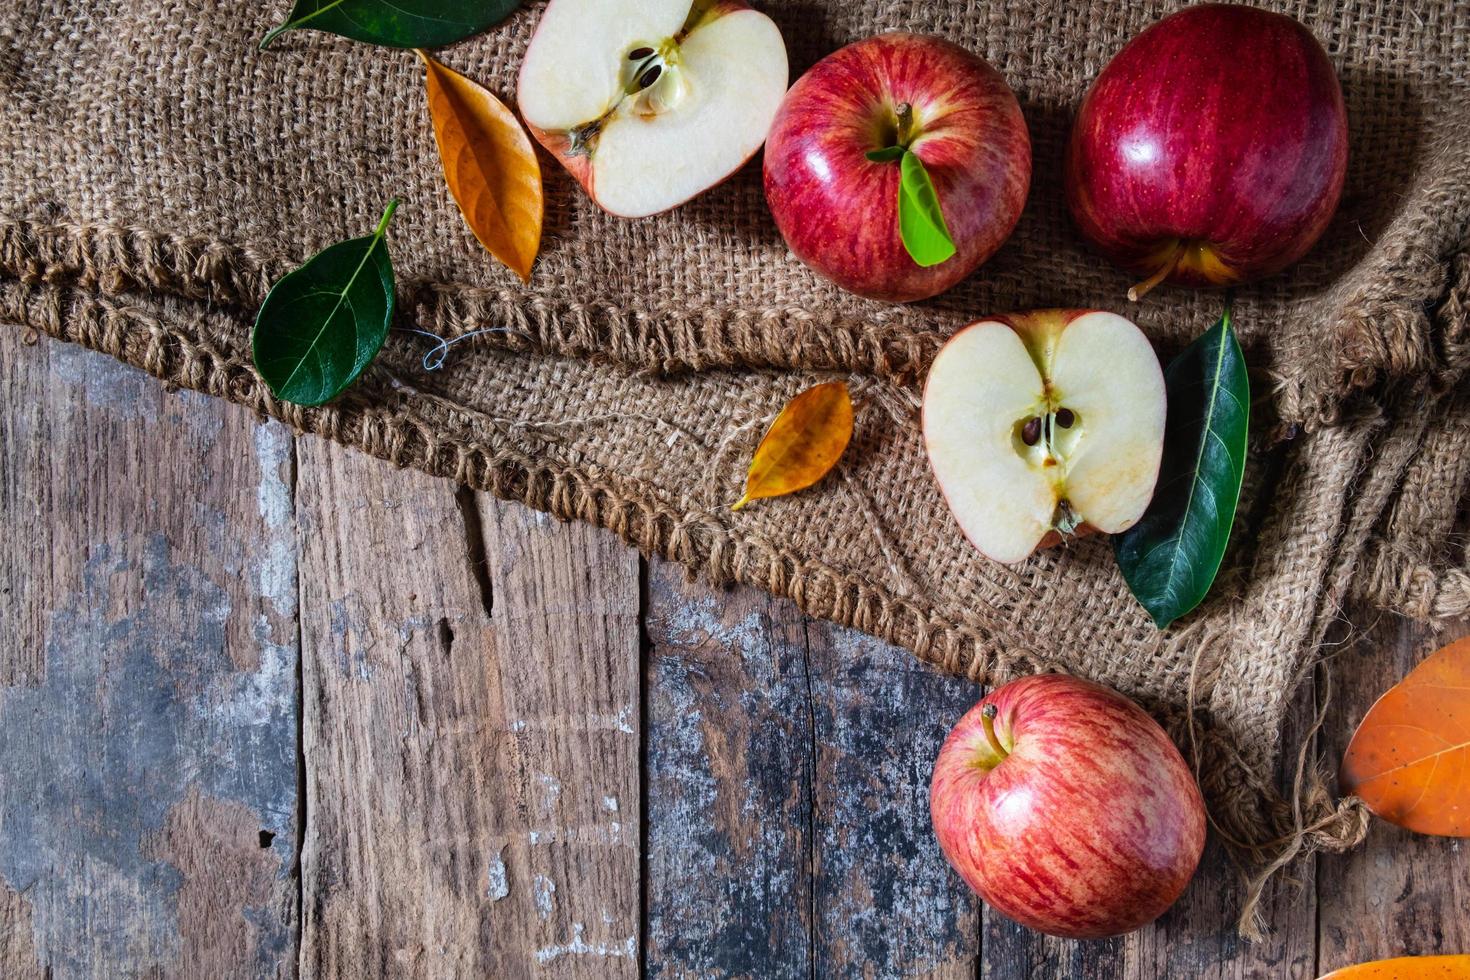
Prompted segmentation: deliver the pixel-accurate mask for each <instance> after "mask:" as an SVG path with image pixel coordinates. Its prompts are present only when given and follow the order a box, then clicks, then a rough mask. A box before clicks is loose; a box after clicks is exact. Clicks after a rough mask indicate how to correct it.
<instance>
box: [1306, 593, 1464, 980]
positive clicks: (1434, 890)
mask: <svg viewBox="0 0 1470 980" xmlns="http://www.w3.org/2000/svg"><path fill="white" fill-rule="evenodd" d="M1467 633H1470V623H1463V622H1462V623H1459V624H1457V625H1456V626H1454V627H1451V628H1449V629H1446V630H1445V631H1444V632H1443V633H1440V634H1434V633H1432V632H1430V631H1429V630H1427V629H1425V628H1423V627H1419V626H1415V625H1413V624H1411V623H1408V622H1405V621H1403V620H1399V619H1395V618H1387V617H1385V618H1383V619H1381V620H1379V621H1378V622H1377V624H1376V625H1375V626H1374V628H1372V629H1370V630H1368V631H1367V632H1365V633H1364V634H1363V635H1362V636H1361V637H1360V638H1359V639H1358V640H1357V641H1356V642H1355V643H1353V644H1352V646H1351V647H1350V648H1348V649H1346V650H1344V651H1342V652H1341V653H1340V654H1339V655H1338V658H1337V663H1336V665H1335V671H1334V676H1335V678H1336V682H1335V685H1334V694H1333V703H1332V705H1331V707H1330V709H1329V715H1328V721H1327V725H1326V727H1325V731H1326V737H1325V739H1324V742H1325V746H1326V747H1325V752H1326V757H1327V760H1328V764H1329V765H1330V766H1332V767H1333V769H1334V770H1335V769H1336V767H1337V765H1338V764H1339V762H1340V760H1341V759H1342V753H1343V751H1344V750H1345V749H1346V748H1347V742H1348V739H1349V738H1350V737H1351V736H1352V733H1353V731H1354V729H1355V728H1356V727H1357V725H1358V723H1359V722H1360V721H1362V719H1363V716H1364V715H1365V714H1367V712H1368V709H1369V708H1370V707H1371V706H1372V704H1373V702H1374V701H1375V700H1377V699H1378V696H1379V695H1380V694H1382V693H1383V692H1384V691H1385V690H1387V689H1388V688H1389V687H1390V686H1392V685H1393V684H1395V683H1397V682H1398V681H1399V680H1400V679H1401V678H1402V677H1403V676H1404V675H1405V674H1407V673H1408V672H1409V671H1410V670H1411V669H1413V667H1414V666H1415V665H1417V664H1418V663H1419V662H1420V661H1421V660H1423V659H1424V658H1425V657H1427V656H1428V655H1429V654H1431V653H1433V652H1434V651H1435V650H1437V649H1439V647H1440V646H1442V645H1443V644H1444V643H1446V642H1448V641H1449V640H1451V639H1454V638H1456V637H1459V636H1464V635H1466V634H1467ZM1318 895H1319V897H1320V901H1321V911H1320V919H1319V926H1318V938H1319V946H1318V948H1319V951H1320V962H1319V964H1318V968H1319V970H1320V972H1323V973H1326V972H1327V971H1329V970H1335V969H1337V968H1338V967H1342V966H1347V965H1349V964H1351V963H1360V962H1363V961H1366V960H1375V959H1382V958H1384V957H1389V956H1407V955H1430V954H1436V953H1463V952H1466V951H1467V950H1470V914H1467V913H1466V910H1467V909H1470V845H1467V843H1466V842H1465V841H1462V840H1454V839H1450V838H1443V837H1426V836H1422V835H1418V834H1412V833H1410V832H1409V831H1407V830H1403V829H1402V828H1399V827H1395V826H1393V825H1392V824H1389V823H1387V822H1385V821H1382V820H1375V821H1374V822H1373V825H1372V828H1371V830H1370V831H1369V834H1368V841H1367V843H1366V844H1365V845H1364V846H1363V847H1361V848H1359V849H1358V850H1356V851H1353V852H1351V853H1348V854H1344V855H1332V854H1324V855H1322V856H1321V857H1320V858H1319V860H1318Z"/></svg>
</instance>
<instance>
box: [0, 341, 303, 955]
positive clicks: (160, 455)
mask: <svg viewBox="0 0 1470 980" xmlns="http://www.w3.org/2000/svg"><path fill="white" fill-rule="evenodd" d="M5 336H6V337H7V339H8V338H9V337H10V336H11V335H10V334H9V333H8V332H7V333H6V334H5ZM43 343H44V344H45V347H46V349H45V351H44V356H43V358H42V359H41V360H39V361H36V362H35V363H40V364H44V365H46V366H47V368H48V370H47V371H46V372H45V373H44V374H40V375H37V374H30V375H27V376H26V382H27V383H26V385H22V386H20V387H19V388H18V389H14V395H13V396H12V395H11V390H7V392H6V395H5V398H6V399H7V400H8V399H9V398H11V397H14V398H16V399H17V400H20V401H22V402H28V401H31V400H34V401H36V402H38V403H40V404H41V405H42V406H43V407H44V415H45V424H46V427H47V428H46V432H45V437H46V440H47V443H46V445H45V454H44V455H45V460H44V464H45V465H44V466H41V467H40V468H38V469H36V470H33V471H31V472H28V473H24V474H17V479H18V480H19V479H24V480H29V481H31V485H30V486H29V487H27V488H24V489H23V493H24V494H25V495H27V496H28V497H29V498H30V499H31V500H37V501H40V500H44V501H46V503H47V510H46V512H45V517H44V520H43V521H41V522H40V523H39V524H37V525H35V526H37V527H39V528H40V529H41V533H40V534H37V535H15V536H7V537H10V538H11V540H10V543H9V546H8V548H7V550H4V551H0V559H3V562H4V564H5V565H6V566H7V571H6V573H5V575H4V578H5V580H6V581H11V580H13V579H14V577H15V573H14V571H13V569H14V568H15V567H16V566H17V565H19V566H21V567H23V568H24V569H25V571H26V573H28V574H30V575H33V576H35V578H36V579H37V580H38V581H40V582H42V583H44V592H39V591H36V590H32V591H31V592H30V593H29V597H28V601H29V602H32V603H34V604H36V605H37V606H38V607H39V612H40V617H39V619H40V622H41V633H40V634H39V635H37V636H29V635H25V634H22V636H23V638H24V639H23V642H32V643H34V644H35V647H36V649H37V650H40V651H43V653H44V656H43V657H42V658H40V659H41V662H43V663H44V664H45V669H44V671H43V672H41V673H38V674H33V675H32V676H31V677H30V678H29V681H30V683H29V684H27V685H26V686H10V687H0V880H3V882H4V883H5V886H6V887H7V888H8V889H10V890H12V891H13V892H14V893H18V894H20V895H22V896H24V901H25V903H26V905H27V907H28V910H29V911H28V915H29V921H30V937H29V939H30V948H31V951H32V955H33V958H34V959H35V961H36V962H38V963H39V964H40V965H41V966H42V967H43V969H44V970H45V971H47V975H48V976H56V977H72V976H105V977H113V976H116V977H125V976H138V975H150V974H160V975H164V976H186V975H230V976H239V977H271V976H282V975H289V974H290V973H291V972H293V969H294V960H295V956H294V948H293V947H294V938H293V934H294V903H295V885H294V882H293V881H292V880H291V868H292V865H293V863H294V834H293V829H294V823H295V806H296V799H295V789H296V746H295V701H296V684H295V669H294V665H295V646H294V634H295V626H294V621H295V609H294V606H291V607H288V608H286V609H284V610H276V609H273V608H271V604H270V602H269V600H265V601H262V599H261V597H260V595H259V594H258V589H257V587H256V586H257V579H256V577H255V576H254V575H253V574H251V572H252V570H253V569H255V568H258V567H261V566H263V565H264V564H265V563H267V562H269V561H271V560H279V558H277V559H272V557H271V556H270V554H269V551H268V549H269V545H270V542H271V540H272V538H271V533H270V531H271V529H270V528H268V527H266V526H265V523H264V522H263V520H262V517H261V515H260V513H259V512H258V509H257V502H256V495H255V492H254V491H255V486H256V485H257V484H258V483H260V482H263V481H265V480H267V479H269V478H270V474H263V473H261V472H259V471H258V469H257V467H258V466H259V465H261V464H263V463H266V462H271V463H279V462H280V461H281V460H282V459H286V460H288V459H289V438H287V440H286V442H285V445H284V449H281V448H280V446H279V445H277V450H278V451H277V452H275V453H274V455H269V456H268V455H264V454H262V455H257V454H256V453H255V451H254V449H255V443H256V442H257V439H258V438H259V437H258V430H259V429H260V428H261V426H260V425H259V423H258V422H257V421H256V420H255V419H254V418H253V417H252V416H251V415H249V414H248V413H246V412H244V411H243V410H241V409H238V408H235V407H231V406H227V405H224V404H223V403H218V402H212V401H206V400H202V399H192V398H190V399H181V398H179V397H178V396H172V395H167V394H165V393H164V392H163V391H162V388H161V386H159V385H157V384H156V383H155V382H153V381H151V380H150V379H147V378H146V377H144V376H143V375H141V374H140V373H138V372H134V371H130V370H129V369H126V368H123V367H121V366H120V365H118V364H117V363H116V362H114V361H112V360H110V359H108V358H106V357H103V356H101V355H96V354H89V353H86V352H83V351H79V350H77V349H74V348H68V347H66V346H65V345H61V344H56V343H53V342H50V341H45V342H43ZM35 356H36V355H35V353H34V352H26V353H25V355H24V356H23V357H21V358H19V359H18V361H17V363H25V364H29V363H32V362H31V361H30V360H29V359H30V358H33V357H35ZM3 410H4V411H5V412H8V411H9V406H8V405H7V406H6V407H5V408H4V409H3ZM7 417H8V416H7ZM282 431H284V430H282ZM221 473H229V474H230V475H231V476H230V478H227V479H221V478H220V474H221ZM140 476H141V477H142V479H140ZM120 488H123V489H120ZM142 488H146V493H143V492H139V491H141V489H142ZM125 491H126V492H125ZM12 513H13V511H12ZM225 526H229V527H230V528H232V532H231V534H232V536H236V537H233V541H234V545H233V547H220V544H221V542H222V541H223V540H224V538H225V534H224V531H223V529H224V527H225ZM276 531H277V533H278V535H279V536H282V537H284V539H285V540H286V541H288V542H290V541H291V540H292V539H293V537H294V532H293V530H292V528H291V527H290V526H289V521H288V524H287V526H285V527H281V528H277V529H276ZM17 545H19V546H21V547H24V548H28V549H30V551H29V553H17V551H16V550H15V549H16V546H17ZM285 560H286V561H287V562H290V561H292V560H293V559H292V558H291V557H290V555H289V554H288V555H287V557H286V559H285ZM0 660H11V661H12V662H13V660H14V652H13V651H12V650H6V651H4V652H3V653H0ZM263 831H264V832H265V833H267V834H269V835H271V844H270V846H269V847H268V848H265V849H262V847H261V845H260V841H261V839H262V838H261V834H262V832H263ZM226 883H228V884H226ZM7 906H8V907H13V902H11V903H7ZM6 917H7V919H8V920H10V921H11V925H12V926H14V920H15V914H14V913H13V912H12V911H10V910H9V909H8V911H7V916H6ZM11 932H12V934H13V932H14V929H13V928H12V929H11ZM16 948H19V947H18V942H17V943H12V942H8V941H7V942H5V943H4V946H3V949H0V963H4V962H6V960H7V958H8V957H13V955H14V952H13V950H14V949H16Z"/></svg>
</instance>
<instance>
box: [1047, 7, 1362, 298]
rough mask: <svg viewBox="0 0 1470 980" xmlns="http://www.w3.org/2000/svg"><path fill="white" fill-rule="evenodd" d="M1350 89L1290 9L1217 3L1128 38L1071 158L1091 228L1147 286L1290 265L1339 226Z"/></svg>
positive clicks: (1079, 211) (1087, 111) (1237, 277)
mask: <svg viewBox="0 0 1470 980" xmlns="http://www.w3.org/2000/svg"><path fill="white" fill-rule="evenodd" d="M1347 152H1348V149H1347V116H1346V113H1345V111H1344V109H1343V103H1342V88H1341V87H1340V86H1339V85H1338V82H1337V75H1336V74H1335V73H1334V72H1333V70H1332V65H1331V63H1330V62H1328V60H1327V54H1326V52H1324V51H1323V50H1322V45H1320V44H1319V43H1317V39H1316V38H1314V37H1313V36H1312V34H1311V32H1310V31H1308V30H1307V29H1306V28H1305V27H1303V26H1302V25H1301V24H1299V23H1297V22H1296V21H1295V20H1292V19H1291V18H1290V17H1287V16H1285V15H1282V14H1274V13H1270V12H1268V11H1265V10H1258V9H1256V8H1254V7H1243V6H1235V5H1227V4H1206V5H1202V6H1198V7H1190V8H1188V9H1185V10H1182V11H1180V12H1179V13H1177V14H1174V15H1172V16H1169V17H1166V18H1164V19H1163V20H1161V21H1159V22H1158V23H1157V24H1155V25H1153V26H1152V27H1150V28H1149V29H1148V30H1146V31H1144V32H1143V33H1142V34H1140V35H1138V37H1136V38H1134V39H1133V40H1132V41H1130V42H1129V43H1128V44H1127V45H1126V46H1125V47H1124V48H1123V50H1122V51H1119V52H1118V54H1117V56H1116V57H1115V58H1113V60H1112V61H1110V62H1109V63H1108V65H1107V67H1105V68H1104V69H1103V71H1102V74H1100V75H1099V76H1098V77H1097V81H1095V82H1093V84H1092V88H1091V89H1090V90H1088V93H1087V96H1086V98H1084V99H1083V102H1082V108H1081V110H1080V111H1079V112H1078V115H1077V122H1076V124H1075V125H1074V127H1073V129H1072V137H1071V142H1070V145H1069V146H1068V151H1067V164H1066V188H1067V203H1068V206H1069V207H1070V208H1071V211H1072V216H1073V218H1074V219H1075V220H1076V222H1077V226H1078V227H1079V228H1080V229H1081V231H1082V234H1083V235H1085V236H1086V237H1087V238H1088V239H1090V240H1091V241H1092V242H1093V243H1094V244H1095V245H1096V246H1097V248H1098V249H1099V250H1100V251H1102V252H1103V253H1104V254H1105V255H1107V256H1108V257H1109V258H1111V259H1112V260H1113V261H1114V262H1117V263H1118V264H1119V265H1121V266H1122V267H1123V268H1125V269H1127V270H1128V271H1129V272H1131V273H1133V274H1134V275H1137V276H1140V277H1143V281H1142V282H1140V283H1139V284H1138V286H1136V287H1134V289H1133V290H1132V291H1130V293H1129V296H1130V298H1133V299H1137V298H1138V297H1139V296H1142V295H1143V294H1144V293H1145V292H1147V291H1148V290H1149V289H1151V288H1153V287H1154V286H1155V285H1157V284H1158V283H1160V282H1164V281H1168V282H1174V283H1179V284H1181V285H1188V286H1224V285H1231V284H1234V283H1239V282H1245V281H1248V280H1252V279H1259V278H1262V277H1264V276H1269V275H1273V274H1274V273H1277V272H1280V271H1281V270H1282V269H1284V268H1286V267H1287V266H1288V265H1290V264H1291V263H1293V262H1295V261H1296V260H1297V259H1299V258H1301V257H1302V256H1303V255H1304V254H1306V252H1307V250H1308V249H1310V248H1311V247H1312V245H1313V243H1315V242H1316V241H1317V239H1318V238H1319V237H1321V235H1322V232H1323V231H1324V230H1325V229H1326V228H1327V223H1328V221H1329V220H1330V219H1331V218H1332V213H1333V211H1334V210H1336V208H1337V201H1338V198H1339V197H1340V196H1341V195H1342V182H1343V175H1344V174H1345V172H1346V170H1347Z"/></svg>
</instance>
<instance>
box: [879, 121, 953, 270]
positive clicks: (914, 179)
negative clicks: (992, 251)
mask: <svg viewBox="0 0 1470 980" xmlns="http://www.w3.org/2000/svg"><path fill="white" fill-rule="evenodd" d="M877 152H882V151H877ZM869 156H870V157H871V154H870V155H869ZM899 167H900V177H899V182H898V232H899V234H900V235H901V236H902V237H903V247H904V248H905V249H907V250H908V253H909V256H910V257H911V258H912V259H913V260H914V261H915V262H916V263H918V264H919V265H921V266H923V267H924V268H926V269H927V268H928V267H929V266H931V265H938V264H939V263H941V262H944V261H946V260H948V259H949V258H951V257H952V256H953V255H954V253H955V247H954V239H953V238H951V237H950V235H949V227H948V226H947V225H946V224H945V223H944V214H943V212H941V211H940V210H939V195H938V194H936V193H935V192H934V182H933V181H931V180H930V179H929V171H927V170H925V169H924V161H922V160H920V159H919V156H918V154H916V153H915V152H914V151H913V150H909V149H905V150H904V151H903V155H902V157H901V158H900V160H899Z"/></svg>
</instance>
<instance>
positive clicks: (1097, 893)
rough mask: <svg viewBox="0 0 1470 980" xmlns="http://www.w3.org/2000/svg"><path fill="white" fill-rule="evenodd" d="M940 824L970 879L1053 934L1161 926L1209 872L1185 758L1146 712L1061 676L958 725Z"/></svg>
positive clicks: (940, 782)
mask: <svg viewBox="0 0 1470 980" xmlns="http://www.w3.org/2000/svg"><path fill="white" fill-rule="evenodd" d="M929 813H930V816H931V818H932V819H933V821H934V832H935V834H936V835H937V836H938V837H939V846H940V848H941V849H942V850H943V851H944V856H945V857H946V858H948V859H949V863H950V864H951V865H953V866H954V869H955V870H956V871H958V872H959V873H960V877H962V878H964V879H965V882H966V883H967V884H968V885H969V886H970V887H971V888H973V889H974V890H975V891H976V892H978V893H979V895H980V897H981V898H983V899H985V901H987V902H989V903H990V904H991V905H993V906H994V907H995V908H996V909H998V910H999V911H1001V912H1003V913H1004V914H1006V915H1007V916H1010V917H1011V918H1012V919H1015V920H1016V921H1017V922H1019V923H1021V924H1022V925H1024V926H1029V927H1030V928H1032V929H1037V930H1040V931H1041V932H1045V933H1049V934H1051V935H1053V936H1064V937H1067V938H1072V939H1091V938H1099V937H1102V936H1115V935H1118V934H1120V933H1124V932H1129V931H1131V930H1133V929H1137V928H1138V927H1139V926H1142V925H1144V924H1146V923H1148V922H1151V921H1153V920H1154V919H1156V918H1158V917H1159V916H1160V915H1161V914H1162V913H1163V912H1164V910H1165V909H1167V908H1168V907H1169V906H1170V905H1172V904H1174V900H1175V899H1177V898H1178V897H1179V895H1180V893H1181V892H1183V891H1184V886H1185V885H1187V884H1188V883H1189V879H1190V877H1191V876H1193V874H1194V869H1195V867H1196V866H1197V865H1198V864H1199V859H1200V853H1201V851H1202V850H1203V849H1204V843H1205V811H1204V804H1203V802H1202V801H1201V799H1200V794H1199V788H1198V787H1197V786H1196V785H1195V781H1194V777H1193V775H1192V774H1191V773H1190V771H1189V767H1188V766H1186V765H1185V764H1184V759H1183V758H1182V757H1181V756H1180V755H1179V750H1178V749H1176V748H1175V747H1174V743H1173V742H1171V741H1169V737H1168V736H1167V735H1166V734H1164V730H1163V729H1162V728H1160V727H1159V726H1158V724H1157V723H1156V722H1155V721H1154V720H1153V719H1152V718H1150V717H1149V716H1148V715H1147V714H1146V713H1145V712H1144V711H1143V709H1142V708H1140V707H1139V706H1138V705H1136V704H1134V703H1133V702H1132V701H1129V700H1128V699H1127V698H1125V697H1123V696H1122V695H1121V694H1118V693H1117V692H1115V691H1110V690H1108V689H1107V688H1105V687H1102V686H1100V685H1097V684H1093V683H1090V682H1088V681H1083V680H1078V679H1077V678H1074V677H1067V676H1064V675H1061V674H1043V675H1040V676H1037V677H1028V678H1025V679H1023V680H1019V681H1014V682H1012V683H1010V684H1007V685H1005V686H1004V687H1001V688H1000V689H998V690H996V691H994V692H992V693H991V694H990V696H989V697H987V698H985V699H984V700H983V701H981V702H980V703H979V704H977V705H976V706H975V707H974V708H972V709H971V710H970V711H969V712H968V713H967V714H966V715H965V716H964V717H963V718H961V719H960V721H959V724H957V725H955V727H954V730H953V731H952V732H950V734H949V738H948V739H946V740H945V743H944V747H943V748H942V749H940V751H939V758H938V760H937V761H936V762H935V763H934V779H933V782H932V783H931V784H930V788H929Z"/></svg>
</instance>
